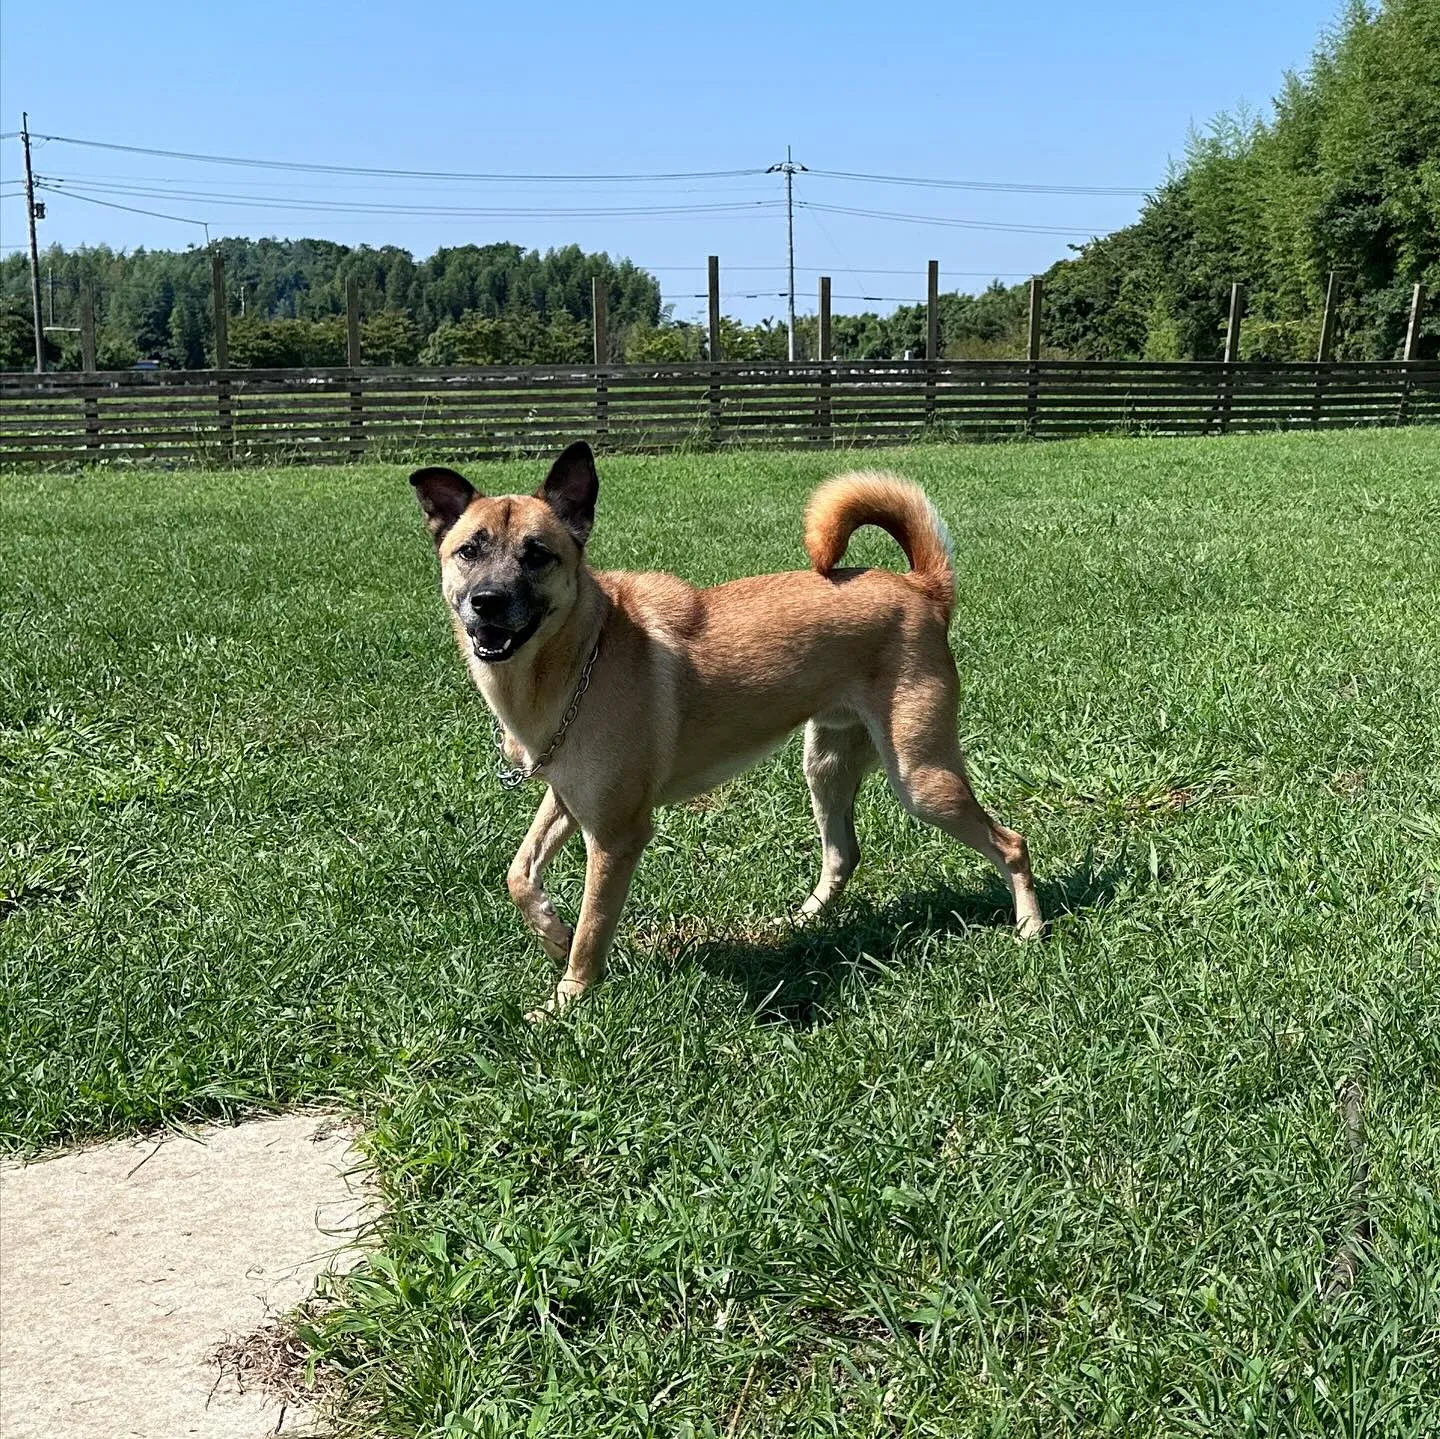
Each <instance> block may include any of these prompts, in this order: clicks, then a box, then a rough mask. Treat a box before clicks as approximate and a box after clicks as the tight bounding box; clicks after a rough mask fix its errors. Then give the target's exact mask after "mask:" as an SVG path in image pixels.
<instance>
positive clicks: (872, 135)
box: [0, 0, 1338, 319]
mask: <svg viewBox="0 0 1440 1439" xmlns="http://www.w3.org/2000/svg"><path fill="white" fill-rule="evenodd" d="M1337 8H1338V0H1268V3H1265V4H1256V3H1254V0H1211V3H1208V4H1198V3H1188V4H1174V3H1169V4H1167V3H1163V0H1162V3H1158V4H1157V3H1138V0H1098V3H1093V4H1090V5H1080V4H1075V3H1073V0H1072V3H1066V4H1052V3H1046V0H1029V3H1027V4H1023V5H1019V4H1016V5H995V4H985V5H978V4H963V3H962V4H957V3H954V0H951V3H948V4H930V3H912V4H906V5H895V4H869V5H856V4H850V3H838V0H837V3H829V4H814V3H808V0H807V3H792V4H789V5H783V4H775V3H771V4H764V5H761V4H752V3H748V0H747V3H734V0H732V3H730V4H726V5H715V6H696V5H685V4H679V5H676V4H666V5H660V4H653V3H643V4H632V5H628V6H627V5H624V4H618V5H614V4H612V5H606V6H595V5H585V6H581V5H576V4H571V3H565V4H548V5H547V4H519V5H516V4H506V5H494V4H463V3H456V0H431V3H414V0H412V3H407V4H398V3H390V2H389V0H386V3H359V0H355V3H348V4H345V5H339V4H329V3H318V0H291V3H286V4H278V3H273V0H259V3H251V4H248V5H218V4H211V3H206V0H185V3H176V0H146V2H145V3H140V4H115V3H113V0H106V3H91V0H67V3H65V4H64V5H58V4H54V3H48V4H47V3H21V0H0V96H3V104H0V130H5V131H10V130H14V129H18V128H19V123H20V113H21V111H22V110H28V111H29V114H30V126H31V129H32V131H37V132H40V133H42V134H53V135H63V136H77V137H81V138H85V139H95V140H106V141H111V142H117V143H121V144H129V145H138V146H145V147H149V148H156V149H167V150H183V151H192V152H204V153H210V154H220V155H232V156H242V157H259V158H264V159H273V160H283V161H303V162H309V163H321V164H335V165H344V166H366V167H374V168H393V169H403V170H429V171H437V170H444V171H465V172H486V173H498V174H504V175H520V174H525V175H530V174H554V173H561V174H567V175H573V174H584V175H592V174H597V173H607V174H613V173H626V174H629V173H645V174H653V173H660V172H679V171H685V172H689V171H712V170H731V169H749V168H751V167H757V166H758V167H763V166H765V165H768V164H770V163H772V162H773V161H776V160H778V159H782V158H783V157H784V154H785V146H786V145H787V143H788V144H790V145H792V146H793V147H794V154H795V159H796V160H797V161H800V162H803V163H804V164H806V165H809V166H811V167H812V168H817V169H827V170H833V171H852V172H853V171H864V172H875V173H880V174H886V175H907V176H920V177H940V178H951V179H961V180H983V181H1011V182H1020V183H1038V184H1049V185H1074V186H1105V187H1111V186H1115V187H1146V186H1151V185H1154V184H1155V183H1156V182H1158V181H1159V180H1161V179H1162V178H1163V177H1164V174H1165V171H1166V167H1167V164H1168V163H1169V161H1170V160H1171V159H1172V158H1175V157H1178V156H1179V154H1180V153H1181V151H1182V149H1183V146H1184V140H1185V134H1186V130H1187V127H1189V126H1190V125H1191V124H1192V123H1193V124H1196V125H1203V124H1204V123H1205V122H1206V121H1207V120H1208V119H1209V118H1210V117H1211V116H1213V115H1214V114H1215V113H1216V112H1217V111H1219V110H1223V109H1233V108H1235V107H1236V106H1237V105H1240V104H1246V105H1249V106H1250V107H1251V108H1252V109H1255V110H1259V111H1261V112H1263V113H1268V109H1269V102H1270V97H1271V96H1272V95H1274V94H1275V93H1276V91H1277V90H1278V89H1279V86H1280V83H1281V78H1282V75H1283V73H1284V71H1285V70H1286V69H1287V68H1301V67H1303V66H1304V65H1305V64H1306V63H1307V61H1308V59H1309V56H1310V53H1311V51H1312V49H1313V47H1314V45H1315V42H1316V40H1317V39H1318V37H1319V35H1320V33H1321V31H1322V30H1323V29H1324V28H1325V27H1326V26H1327V25H1328V24H1329V23H1330V22H1331V21H1332V20H1333V19H1334V17H1335V14H1336V12H1337ZM35 165H36V169H37V171H38V172H39V173H40V174H42V175H44V176H47V177H51V178H52V179H55V180H60V181H63V180H65V179H66V178H67V177H69V178H70V179H71V181H72V183H73V184H75V185H85V186H87V187H90V188H89V193H90V194H91V196H92V197H94V198H101V197H104V198H108V199H110V200H111V201H112V202H113V203H118V204H126V205H131V206H136V207H139V208H142V209H151V210H157V211H164V212H166V213H168V214H171V215H176V216H184V217H190V218H193V219H198V220H204V221H207V222H208V223H209V225H210V232H211V233H212V234H215V235H220V234H245V235H251V236H259V235H290V236H297V235H315V236H324V237H327V238H331V239H335V240H341V241H345V242H347V243H360V242H368V243H371V244H384V243H393V244H397V245H403V246H405V247H406V248H407V249H409V250H411V251H413V252H414V253H415V254H416V255H417V256H423V255H426V254H429V253H430V252H431V251H433V250H434V249H436V248H437V247H438V246H441V245H450V244H463V243H466V242H475V243H485V242H489V241H494V240H513V241H516V242H518V243H521V244H524V245H530V246H538V247H540V248H545V247H548V246H551V245H559V244H565V243H570V242H575V243H578V244H580V245H582V246H584V247H585V248H586V249H592V250H599V249H604V250H608V251H609V252H610V253H611V254H613V255H627V256H629V257H631V258H632V259H634V260H635V261H636V262H637V263H639V264H642V265H645V266H647V267H651V268H653V269H655V270H656V272H657V274H658V275H659V277H660V280H661V282H662V285H663V287H664V290H665V294H666V297H667V299H669V300H672V301H673V302H674V304H675V310H676V314H677V315H678V316H681V317H687V316H692V315H698V314H699V313H700V312H701V311H702V310H703V304H704V302H703V300H699V299H696V298H694V295H695V293H696V292H697V291H701V290H703V289H704V263H705V256H706V255H707V254H709V253H712V252H714V253H718V254H719V255H720V256H721V260H722V265H723V266H724V274H723V279H722V284H723V288H724V290H725V291H726V293H727V296H728V298H727V299H726V302H725V307H726V309H727V311H729V312H730V313H732V314H736V315H739V316H742V317H744V318H746V319H755V318H758V317H760V316H761V315H765V314H780V313H782V311H783V301H782V300H780V299H778V298H775V292H777V291H780V290H781V289H782V287H783V284H784V275H783V270H782V269H781V268H780V267H781V266H783V263H784V259H785V221H784V212H783V209H781V208H779V207H774V206H771V207H753V206H750V207H747V208H744V209H740V210H726V211H722V212H717V213H708V214H695V213H688V214H664V215H636V214H628V215H608V216H607V215H595V214H573V213H572V215H571V216H570V217H567V218H551V217H535V216H533V215H532V216H513V217H503V216H497V215H494V214H491V213H480V214H473V215H467V216H457V215H414V214H394V213H391V214H377V213H374V212H373V211H372V212H370V213H357V212H355V211H351V210H337V209H327V208H307V207H325V206H335V205H350V206H359V207H367V206H371V205H375V204H391V205H396V204H402V205H411V206H421V207H425V206H430V207H434V206H448V207H468V208H472V209H478V210H481V211H492V210H494V209H496V208H500V207H508V208H511V209H517V210H531V211H533V210H539V209H549V208H565V209H569V210H570V211H572V212H574V211H584V210H590V211H593V210H596V209H602V208H609V209H622V210H625V209H629V210H634V209H635V208H638V207H642V206H650V207H669V208H673V207H678V206H685V205H702V204H725V205H742V204H744V203H745V202H748V201H765V200H769V201H772V202H773V201H775V200H778V199H779V198H780V197H781V195H782V193H783V192H782V190H781V181H780V179H779V177H777V176H747V177H739V178H733V179H725V180H710V181H703V182H702V181H688V182H675V181H672V182H665V183H649V184H641V183H625V184H601V183H593V182H592V183H581V182H575V183H565V184H517V183H503V184H502V183H480V182H460V181H443V182H442V181H433V180H432V181H413V180H412V181H405V180H385V179H378V178H366V177H354V176H340V175H313V174H304V173H295V172H289V171H279V172H266V171H262V170H249V169H239V168H227V167H220V166H212V165H200V164H193V163H189V162H182V161H179V160H171V159H160V158H156V157H153V156H144V155H131V154H123V153H116V152H107V151H103V150H94V149H82V148H76V147H73V146H69V145H62V144H58V143H48V144H43V145H40V146H39V147H38V148H37V150H36V153H35ZM20 169H21V159H20V146H19V142H18V141H16V140H5V141H4V142H3V143H0V194H3V195H4V196H5V198H4V199H0V244H3V245H4V246H5V247H6V248H7V249H8V248H14V247H16V246H18V245H20V244H22V243H23V241H24V209H23V203H22V202H21V201H19V200H18V199H16V198H14V190H15V181H16V180H18V178H19V176H20ZM101 185H106V186H113V187H115V188H109V189H99V188H95V187H97V186H101ZM127 191H151V192H153V193H151V194H146V195H137V194H133V193H126V192H127ZM77 193H78V192H77ZM796 195H797V198H799V199H802V200H804V201H808V202H814V203H819V204H826V205H833V206H840V207H844V208H850V209H868V210H884V211H888V212H892V213H905V214H909V215H915V216H923V217H936V218H945V219H950V220H967V221H986V222H990V223H998V224H1006V225H1012V224H1013V225H1029V226H1043V227H1059V228H1063V229H1065V230H1066V231H1067V233H1065V234H1045V233H1011V232H1008V231H1004V230H979V229H967V228H963V227H957V226H953V225H952V226H943V225H935V224H930V223H914V222H904V221H897V220H885V219H877V218H866V217H861V216H856V215H847V214H837V213H833V212H829V213H826V212H821V211H817V210H810V209H807V208H801V209H799V210H798V211H797V215H796V248H797V257H796V263H797V266H798V267H801V268H800V269H799V271H798V274H797V290H798V291H799V293H800V296H801V300H800V308H801V309H802V310H806V309H813V307H814V302H813V298H812V297H813V293H814V284H815V277H816V274H817V273H818V271H819V270H821V269H823V270H826V271H829V272H832V273H833V274H834V277H835V280H834V289H835V293H836V296H837V300H836V306H835V308H836V309H837V310H859V309H869V308H879V309H882V310H886V309H889V308H892V305H891V303H890V302H891V299H892V298H906V299H918V298H920V297H921V295H922V294H923V290H924V266H925V262H926V261H927V260H928V259H930V258H932V257H933V258H935V259H938V260H939V261H940V262H941V274H942V284H943V286H944V288H946V289H950V288H967V289H973V288H979V287H981V286H982V285H983V284H984V282H985V279H986V277H988V276H990V275H1000V276H1003V277H1005V278H1007V279H1008V278H1012V277H1013V278H1019V277H1021V276H1023V275H1026V274H1029V273H1032V272H1034V271H1037V270H1040V269H1043V268H1044V267H1045V266H1046V265H1048V264H1049V263H1050V262H1051V261H1052V260H1053V259H1055V258H1057V257H1058V256H1061V255H1063V254H1064V253H1065V246H1066V244H1067V242H1069V241H1072V240H1074V241H1079V240H1082V239H1084V238H1085V237H1086V236H1087V235H1089V234H1091V233H1096V232H1103V231H1105V230H1108V229H1112V228H1114V227H1116V226H1118V225H1123V224H1125V223H1126V222H1127V221H1128V220H1130V219H1131V218H1132V217H1133V215H1134V214H1135V211H1136V208H1137V205H1138V203H1139V201H1138V200H1137V199H1136V198H1135V197H1132V196H1102V195H1083V194H1081V195H1067V194H1059V195H1055V194H1015V193H993V192H977V191H968V190H945V189H920V188H906V187H898V186H890V185H878V184H869V183H861V182H858V181H844V180H836V179H826V178H821V177H818V176H806V175H801V176H799V177H798V178H797V181H796ZM182 196H183V197H185V198H181V197H182ZM199 196H203V197H204V198H196V197H199ZM261 196H263V197H267V198H268V199H269V200H271V201H272V202H273V201H277V200H278V201H283V202H284V204H285V208H282V207H280V206H279V205H276V204H274V203H271V204H269V205H267V206H264V207H260V206H257V205H255V204H252V203H249V201H250V200H251V199H253V198H255V197H261ZM222 197H242V199H241V200H240V201H239V202H234V201H232V200H228V199H225V198H222ZM44 198H45V201H46V204H47V207H48V212H49V213H48V216H47V218H46V219H45V221H43V222H42V226H41V243H42V245H43V244H45V243H54V242H59V243H62V244H64V245H67V246H74V245H78V244H82V243H90V244H96V243H101V242H104V243H107V244H109V245H112V246H115V247H125V248H129V247H134V246H137V245H148V246H166V247H171V246H173V247H183V246H184V245H185V244H187V243H191V242H197V241H202V240H203V237H204V236H203V231H202V230H201V229H199V228H198V227H197V226H195V225H188V224H181V223H176V222H174V221H172V220H162V219H157V218H152V217H148V216H144V215H138V214H130V213H127V212H125V211H122V210H117V209H107V208H104V207H102V206H100V205H97V204H94V203H86V202H84V201H81V200H78V199H75V198H70V197H64V196H61V195H55V194H47V195H46V196H45V197H44ZM1071 227H1073V229H1074V233H1073V234H1072V233H1069V231H1070V228H1071ZM760 266H770V267H775V268H772V269H758V268H742V267H760ZM686 267H690V268H686ZM890 270H894V271H899V272H902V273H897V274H886V273H883V272H885V271H890ZM767 291H768V292H770V293H769V294H764V293H761V294H759V295H758V296H757V297H755V298H745V294H746V293H750V292H767ZM861 295H869V296H879V297H884V302H883V303H880V304H878V305H877V304H875V303H871V302H866V301H864V300H861V299H858V298H848V297H857V296H861ZM840 297H847V298H840Z"/></svg>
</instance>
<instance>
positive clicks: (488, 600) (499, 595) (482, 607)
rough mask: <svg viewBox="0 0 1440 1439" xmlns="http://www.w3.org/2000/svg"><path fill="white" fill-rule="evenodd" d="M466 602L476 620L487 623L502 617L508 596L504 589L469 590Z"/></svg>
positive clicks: (507, 604) (508, 604)
mask: <svg viewBox="0 0 1440 1439" xmlns="http://www.w3.org/2000/svg"><path fill="white" fill-rule="evenodd" d="M468 603H469V605H470V613H471V614H472V615H474V616H475V618H476V619H477V620H481V621H483V622H486V623H489V622H493V621H495V620H501V619H504V617H505V611H506V610H507V609H508V608H509V606H510V597H509V596H508V595H507V594H506V593H505V591H504V590H471V591H470V596H469V601H468Z"/></svg>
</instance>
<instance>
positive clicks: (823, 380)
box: [815, 275, 835, 445]
mask: <svg viewBox="0 0 1440 1439" xmlns="http://www.w3.org/2000/svg"><path fill="white" fill-rule="evenodd" d="M815 358H816V360H818V361H819V364H820V427H819V435H818V439H819V441H820V443H821V444H822V445H832V444H834V443H835V435H834V431H833V430H832V428H831V415H830V276H829V275H821V276H820V304H819V308H818V310H817V313H816V320H815Z"/></svg>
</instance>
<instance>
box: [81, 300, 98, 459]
mask: <svg viewBox="0 0 1440 1439" xmlns="http://www.w3.org/2000/svg"><path fill="white" fill-rule="evenodd" d="M80 368H81V369H83V370H84V371H85V373H86V374H87V375H94V374H95V373H96V370H97V368H98V366H97V364H96V360H95V295H94V292H93V291H92V290H91V289H90V286H89V285H86V286H85V287H84V289H82V290H81V291H80ZM85 448H86V450H87V451H93V450H98V449H99V448H100V397H99V395H98V394H87V395H86V396H85Z"/></svg>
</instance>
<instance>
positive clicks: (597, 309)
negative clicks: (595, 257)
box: [590, 275, 610, 441]
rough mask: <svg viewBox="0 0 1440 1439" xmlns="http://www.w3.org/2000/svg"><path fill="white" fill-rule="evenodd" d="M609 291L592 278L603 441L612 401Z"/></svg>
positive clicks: (597, 406)
mask: <svg viewBox="0 0 1440 1439" xmlns="http://www.w3.org/2000/svg"><path fill="white" fill-rule="evenodd" d="M608 297H609V290H608V289H607V288H606V283H605V281H604V279H603V278H602V277H601V276H599V275H592V276H591V277H590V319H591V321H592V323H593V324H594V327H595V364H596V367H597V370H600V372H599V373H597V374H596V376H595V438H596V440H597V441H603V440H604V438H605V435H606V432H607V431H608V430H609V428H610V400H609V395H608V394H607V391H606V386H605V375H604V372H603V369H602V368H601V367H603V366H604V365H607V364H608V363H609V361H610V340H609V336H608V335H607V333H606V320H607V319H608V318H609V316H608V314H607V309H606V306H607V303H608Z"/></svg>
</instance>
